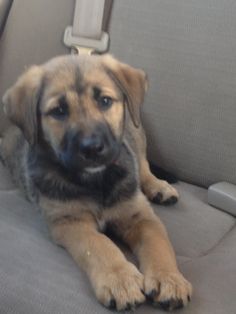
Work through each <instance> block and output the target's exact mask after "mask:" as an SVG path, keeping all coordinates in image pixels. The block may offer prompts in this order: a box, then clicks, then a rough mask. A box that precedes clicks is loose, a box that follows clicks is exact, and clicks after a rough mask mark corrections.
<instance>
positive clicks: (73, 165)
mask: <svg viewBox="0 0 236 314" xmlns="http://www.w3.org/2000/svg"><path fill="white" fill-rule="evenodd" d="M120 148H121V145H120V144H119V143H113V145H112V146H111V147H110V148H109V149H107V151H106V154H102V155H101V156H98V155H96V154H94V155H93V154H91V155H89V156H85V155H81V154H80V152H76V151H74V150H73V149H71V150H66V151H64V150H62V151H60V152H59V153H57V159H58V161H59V163H60V164H61V165H62V166H63V167H64V168H65V169H66V170H67V171H69V172H71V173H74V174H82V173H84V172H85V173H87V174H91V175H92V174H96V173H99V172H103V171H104V170H105V169H106V168H107V167H108V166H109V165H111V164H114V163H116V162H117V160H118V159H119V156H120Z"/></svg>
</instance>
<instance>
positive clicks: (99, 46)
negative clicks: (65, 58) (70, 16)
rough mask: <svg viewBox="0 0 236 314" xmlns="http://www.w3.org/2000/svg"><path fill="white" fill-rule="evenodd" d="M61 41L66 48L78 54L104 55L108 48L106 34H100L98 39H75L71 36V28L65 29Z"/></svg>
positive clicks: (75, 37) (107, 36)
mask: <svg viewBox="0 0 236 314" xmlns="http://www.w3.org/2000/svg"><path fill="white" fill-rule="evenodd" d="M63 40H64V44H65V45H66V46H67V47H69V48H71V49H75V50H76V52H77V53H78V54H81V53H86V54H93V53H104V52H106V51H107V50H108V47H109V35H108V33H106V32H102V36H101V38H100V39H92V38H84V37H77V36H73V33H72V27H71V26H67V27H66V29H65V33H64V39H63Z"/></svg>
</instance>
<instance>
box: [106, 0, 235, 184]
mask: <svg viewBox="0 0 236 314" xmlns="http://www.w3.org/2000/svg"><path fill="white" fill-rule="evenodd" d="M235 15H236V3H235V2H234V1H231V0H224V1H222V0H215V1H211V0H198V1H194V0H188V1H186V0H178V1H165V0H148V1H142V0H128V1H127V0H120V1H115V3H114V11H113V17H112V24H111V51H112V52H114V53H115V55H116V56H118V57H120V58H121V59H122V60H125V61H127V62H128V63H130V64H133V65H135V66H140V67H142V68H143V69H144V70H146V72H147V73H148V76H149V78H150V90H149V93H148V96H147V98H146V102H145V107H144V108H143V112H144V119H145V125H146V128H147V130H148V134H149V137H148V138H149V142H150V143H151V144H152V145H151V150H150V151H149V153H150V156H151V158H152V159H153V160H158V161H159V163H160V164H162V165H163V166H165V167H167V168H168V169H170V170H172V171H174V172H175V173H176V174H178V176H179V177H181V178H182V179H183V180H187V181H189V182H195V183H196V184H200V185H204V186H208V185H210V184H212V183H215V182H218V181H229V182H232V183H236V167H235V160H236V137H235V132H236V123H235V121H236V80H235V76H236V54H235V51H236V41H235V33H236V20H235Z"/></svg>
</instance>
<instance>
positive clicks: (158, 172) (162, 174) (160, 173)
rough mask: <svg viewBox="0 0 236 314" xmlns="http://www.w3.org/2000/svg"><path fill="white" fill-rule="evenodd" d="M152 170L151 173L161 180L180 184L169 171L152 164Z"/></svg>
mask: <svg viewBox="0 0 236 314" xmlns="http://www.w3.org/2000/svg"><path fill="white" fill-rule="evenodd" d="M149 164H150V169H151V172H152V173H153V174H154V175H155V176H156V177H157V178H158V179H161V180H166V181H167V182H168V183H177V182H178V178H177V177H176V176H175V175H173V174H171V173H169V172H168V171H166V170H164V169H163V168H161V167H159V166H157V165H156V164H154V163H152V162H150V163H149Z"/></svg>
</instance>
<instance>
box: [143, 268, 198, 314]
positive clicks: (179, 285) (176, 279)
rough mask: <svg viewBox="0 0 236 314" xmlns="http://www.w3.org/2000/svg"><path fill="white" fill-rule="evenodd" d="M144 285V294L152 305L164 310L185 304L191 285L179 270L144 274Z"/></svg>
mask: <svg viewBox="0 0 236 314" xmlns="http://www.w3.org/2000/svg"><path fill="white" fill-rule="evenodd" d="M144 286H145V288H144V289H145V294H146V296H147V298H148V300H149V301H150V302H151V303H152V304H153V306H157V307H160V308H162V309H163V310H166V311H171V310H174V309H179V308H182V307H184V306H186V305H187V304H188V302H189V301H190V299H191V295H192V285H191V284H190V283H189V282H188V281H187V280H186V279H185V278H184V277H183V275H182V274H181V273H180V272H157V273H156V274H155V275H151V276H145V279H144Z"/></svg>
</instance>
